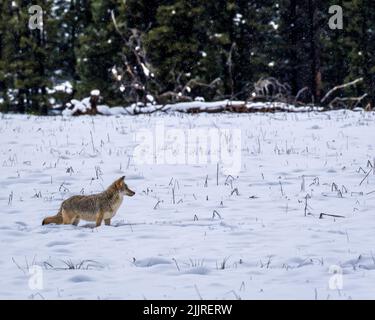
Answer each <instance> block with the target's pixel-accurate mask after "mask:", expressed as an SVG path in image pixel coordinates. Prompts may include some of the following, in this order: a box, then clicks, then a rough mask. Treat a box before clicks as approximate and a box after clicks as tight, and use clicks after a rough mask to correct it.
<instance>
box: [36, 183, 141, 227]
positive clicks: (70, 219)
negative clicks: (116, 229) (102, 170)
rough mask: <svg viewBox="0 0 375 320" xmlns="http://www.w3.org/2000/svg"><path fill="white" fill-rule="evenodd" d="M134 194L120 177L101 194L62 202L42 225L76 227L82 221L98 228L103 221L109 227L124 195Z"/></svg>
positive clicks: (72, 198) (75, 197)
mask: <svg viewBox="0 0 375 320" xmlns="http://www.w3.org/2000/svg"><path fill="white" fill-rule="evenodd" d="M134 194H135V192H134V191H132V190H130V189H129V188H128V186H127V185H126V183H125V177H121V178H120V179H118V180H116V181H115V182H113V183H112V184H111V185H110V186H109V187H108V188H107V190H105V191H103V192H102V193H98V194H93V195H87V196H73V197H70V198H69V199H67V200H65V201H63V203H62V204H61V207H60V210H59V212H58V213H57V215H55V216H52V217H47V218H45V219H44V220H43V222H42V225H45V224H49V223H56V224H73V225H75V226H76V225H78V223H79V220H80V219H83V220H86V221H95V222H96V227H99V226H100V225H101V224H102V221H103V220H104V223H105V225H107V226H109V225H110V224H111V218H113V217H114V215H115V214H116V212H117V210H118V209H119V208H120V206H121V203H122V200H123V198H124V195H127V196H129V197H132V196H134Z"/></svg>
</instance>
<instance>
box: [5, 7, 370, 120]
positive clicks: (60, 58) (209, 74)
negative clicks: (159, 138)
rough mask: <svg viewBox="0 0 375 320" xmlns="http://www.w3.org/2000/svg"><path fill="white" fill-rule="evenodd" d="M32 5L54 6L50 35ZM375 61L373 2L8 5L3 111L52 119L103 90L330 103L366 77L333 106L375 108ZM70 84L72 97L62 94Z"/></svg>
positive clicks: (115, 95) (113, 99)
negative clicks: (34, 21)
mask: <svg viewBox="0 0 375 320" xmlns="http://www.w3.org/2000/svg"><path fill="white" fill-rule="evenodd" d="M31 5H39V6H41V8H43V30H42V31H40V30H38V29H36V30H30V29H29V27H28V23H29V19H30V16H31V15H30V13H29V12H28V8H29V7H30V6H31ZM331 5H340V6H341V7H342V8H343V14H344V25H343V29H342V30H331V29H330V28H329V25H328V21H329V18H330V17H331V16H332V14H330V13H329V7H330V6H331ZM374 54H375V1H373V0H352V1H344V0H325V1H323V0H299V1H296V0H280V1H271V0H262V1H260V0H259V1H258V0H252V1H251V0H227V1H224V0H212V1H210V0H158V1H149V0H147V1H146V0H126V1H125V0H71V1H67V0H54V1H51V0H48V1H47V0H13V1H11V0H2V1H1V3H0V111H3V112H7V111H15V112H28V113H40V114H45V113H46V112H47V111H48V109H49V108H50V107H51V106H52V105H56V104H60V105H63V104H64V103H66V102H68V101H70V100H71V99H72V98H76V99H80V98H83V97H86V96H88V95H89V94H90V91H91V90H93V89H98V90H100V92H101V96H102V98H103V101H104V103H107V104H109V105H111V106H113V105H125V104H128V103H132V102H152V101H155V102H158V103H165V102H174V101H189V100H192V99H194V98H195V97H203V98H204V99H206V100H217V99H223V98H231V99H256V98H258V96H259V95H264V96H267V97H268V98H270V99H273V98H274V97H278V99H287V98H288V97H289V98H290V97H294V99H295V101H296V100H298V101H299V102H303V103H316V104H320V103H321V102H322V99H323V97H324V95H325V94H326V93H327V92H328V91H329V90H330V89H332V88H333V87H335V86H337V85H341V84H344V83H348V82H351V81H354V80H356V79H359V78H363V81H358V83H356V84H355V85H352V86H349V87H346V88H344V89H342V90H337V92H335V95H334V96H333V95H332V97H330V99H332V98H334V97H336V98H337V99H338V100H335V101H336V102H338V104H339V103H342V104H343V105H348V106H353V104H354V103H355V105H361V106H363V107H366V106H374V105H375V76H374V71H375V61H374V60H375V58H374ZM66 81H69V82H70V83H71V84H72V90H71V91H70V90H68V92H62V91H56V90H51V89H52V88H54V87H55V86H56V85H57V84H60V83H63V82H66ZM265 89H266V90H265ZM267 89H268V90H267ZM365 94H367V95H366V96H364V95H365ZM296 96H297V97H296ZM348 97H349V98H348ZM357 97H362V98H361V99H360V100H359V99H358V98H357ZM296 98H297V99H296ZM351 101H352V102H354V103H352V104H350V102H351Z"/></svg>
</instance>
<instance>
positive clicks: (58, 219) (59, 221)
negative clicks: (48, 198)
mask: <svg viewBox="0 0 375 320" xmlns="http://www.w3.org/2000/svg"><path fill="white" fill-rule="evenodd" d="M50 223H56V224H62V223H63V217H62V212H61V209H60V211H59V212H58V213H57V214H56V215H55V216H52V217H47V218H44V219H43V222H42V225H43V226H44V225H45V224H50Z"/></svg>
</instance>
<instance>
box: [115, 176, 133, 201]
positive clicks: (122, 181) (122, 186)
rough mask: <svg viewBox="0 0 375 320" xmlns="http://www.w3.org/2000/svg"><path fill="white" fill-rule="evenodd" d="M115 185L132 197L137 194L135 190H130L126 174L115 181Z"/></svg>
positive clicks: (124, 193)
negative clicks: (126, 181)
mask: <svg viewBox="0 0 375 320" xmlns="http://www.w3.org/2000/svg"><path fill="white" fill-rule="evenodd" d="M115 186H116V188H117V190H118V191H119V192H121V193H122V194H123V195H125V196H129V197H132V196H134V195H135V192H134V191H132V190H130V189H129V187H128V185H127V184H126V183H125V176H124V177H121V178H120V179H118V180H117V181H116V182H115Z"/></svg>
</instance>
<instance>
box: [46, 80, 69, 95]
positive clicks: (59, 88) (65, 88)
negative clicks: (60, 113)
mask: <svg viewBox="0 0 375 320" xmlns="http://www.w3.org/2000/svg"><path fill="white" fill-rule="evenodd" d="M55 92H65V93H67V94H72V93H73V85H72V84H71V83H70V81H65V82H62V83H60V84H58V85H55V86H54V87H53V88H52V89H49V88H47V93H48V94H53V93H55Z"/></svg>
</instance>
